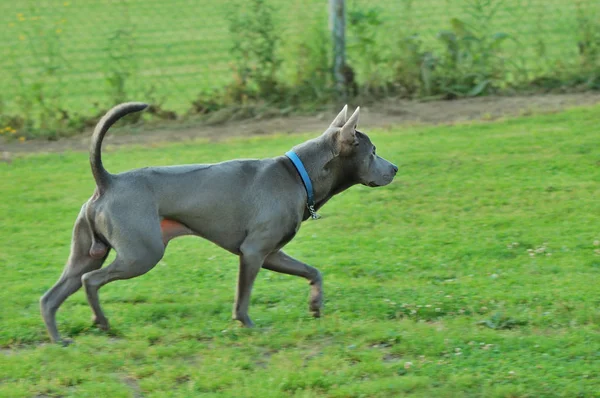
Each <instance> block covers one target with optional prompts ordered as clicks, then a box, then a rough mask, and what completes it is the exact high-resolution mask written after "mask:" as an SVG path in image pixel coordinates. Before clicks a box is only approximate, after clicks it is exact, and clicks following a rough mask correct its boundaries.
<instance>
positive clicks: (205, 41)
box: [0, 0, 600, 117]
mask: <svg viewBox="0 0 600 398" xmlns="http://www.w3.org/2000/svg"><path fill="white" fill-rule="evenodd" d="M269 3H271V4H272V5H274V7H275V14H274V19H275V22H276V28H277V32H278V37H279V38H280V40H281V42H280V45H281V47H280V49H279V51H278V54H279V56H280V57H281V58H282V60H283V64H282V66H281V70H280V74H282V75H283V76H284V77H283V80H285V79H286V77H287V78H292V77H293V75H294V74H295V73H297V70H296V69H297V67H298V65H302V62H300V60H299V58H301V57H302V56H301V55H299V53H298V51H299V50H298V48H297V47H298V44H299V43H303V42H305V41H307V40H312V39H314V37H313V36H310V31H311V29H312V27H313V25H314V24H315V23H319V21H320V23H322V24H323V26H325V25H326V23H327V2H326V1H324V0H294V1H291V2H284V1H282V0H270V1H269ZM467 4H471V5H473V4H480V5H481V12H480V14H481V15H484V14H485V13H488V12H489V11H490V10H491V9H492V8H494V7H496V5H499V7H498V9H497V12H496V13H495V14H494V16H493V17H491V18H489V19H482V18H483V17H481V15H480V16H475V17H473V16H472V15H471V16H469V15H468V12H467V11H468V10H471V11H473V7H470V8H469V7H467ZM486 4H488V5H487V6H486ZM490 4H491V6H490ZM577 4H579V5H581V7H582V9H583V10H584V15H586V16H588V17H589V18H590V19H591V20H594V18H595V17H594V15H600V5H598V4H597V2H595V1H593V0H581V1H579V2H564V1H560V0H553V1H542V0H527V1H525V0H503V1H500V0H498V1H492V2H489V1H486V0H461V1H450V0H429V1H412V0H402V1H394V0H378V1H369V2H366V1H352V0H349V1H347V8H348V12H349V13H350V12H353V11H357V10H362V11H366V10H368V9H371V8H373V9H376V10H377V11H376V13H377V15H378V19H379V20H380V21H381V25H377V24H376V25H373V26H371V28H372V29H373V30H374V31H375V38H376V39H375V43H374V44H370V45H368V46H367V48H363V47H357V46H356V40H355V39H356V37H354V36H353V35H354V34H355V30H353V29H352V27H351V26H350V25H349V27H348V57H349V60H350V64H351V65H353V67H355V69H356V70H357V79H358V80H359V81H364V80H365V79H367V78H368V76H366V74H367V73H372V71H371V72H368V71H367V70H366V69H365V68H367V66H366V65H367V64H368V62H371V61H374V59H373V58H374V57H375V56H377V57H378V58H379V59H380V60H381V59H382V58H383V59H387V58H391V59H393V58H394V57H397V55H398V52H399V51H401V50H400V49H399V48H398V47H397V45H398V41H399V40H400V39H401V38H402V37H404V36H407V35H411V34H414V33H418V34H419V35H420V36H421V37H422V38H423V40H424V42H425V43H426V45H425V47H426V48H425V49H430V47H431V46H434V47H435V43H437V46H440V45H441V44H440V43H439V41H438V40H437V39H436V34H437V33H438V32H439V31H440V30H442V29H449V28H450V19H451V18H452V17H458V18H463V19H465V20H466V21H471V22H478V23H481V24H483V25H484V26H486V27H488V28H489V30H490V32H491V33H496V32H506V33H509V34H510V35H511V40H507V41H506V42H505V43H504V47H505V53H504V56H505V58H506V64H507V65H509V68H510V69H511V71H512V73H513V75H516V74H517V73H521V72H523V71H527V72H533V75H534V76H535V75H536V73H538V72H542V71H544V72H547V71H548V70H551V71H553V72H560V71H569V70H570V68H571V67H572V66H573V64H577V63H578V62H579V55H578V47H577V43H578V41H579V40H581V37H580V36H581V29H582V22H581V21H578V19H577ZM235 7H236V5H235V3H233V2H214V1H207V0H196V1H188V0H171V1H168V2H164V1H157V0H127V1H112V0H103V1H92V0H82V1H77V2H72V1H64V0H43V1H39V0H22V1H19V2H3V3H2V4H0V26H2V28H1V29H0V55H1V56H0V70H1V71H2V73H1V74H0V86H1V87H2V92H1V93H0V99H1V100H2V101H4V106H5V109H7V110H10V111H15V112H19V113H20V114H27V111H28V110H27V109H25V108H27V105H26V103H27V102H28V101H29V102H32V101H33V102H34V103H35V102H36V101H39V99H40V98H43V99H44V101H46V103H49V104H52V106H54V107H61V108H63V109H66V110H68V111H69V112H70V113H72V112H79V113H82V114H85V115H86V116H87V115H93V114H94V112H95V109H96V108H95V105H94V104H95V103H97V104H98V105H99V107H103V106H104V107H106V106H112V105H113V104H114V103H116V102H119V101H116V100H115V99H114V98H113V96H115V95H117V94H115V92H119V90H120V89H122V90H124V91H125V93H126V97H127V99H135V98H141V97H143V98H148V97H150V96H153V98H154V99H155V100H156V101H155V102H157V101H164V105H165V106H166V107H167V108H170V109H174V110H177V111H180V112H183V111H186V110H188V109H189V107H190V104H191V102H192V100H194V99H195V98H197V96H198V94H199V93H200V92H207V91H208V92H210V91H211V90H219V89H222V88H223V86H224V85H225V84H227V83H229V82H231V81H233V71H232V65H231V64H232V62H233V58H232V55H231V46H232V39H231V35H230V33H229V31H228V26H229V22H228V19H227V17H228V15H231V14H232V13H233V12H234V9H235ZM371 28H370V29H371ZM592 28H593V27H592ZM367 50H368V51H367ZM479 55H483V54H479ZM479 55H478V56H479ZM366 58H368V59H366ZM304 62H305V61H304ZM365 62H366V63H365ZM377 68H380V69H382V70H383V72H382V73H385V72H386V71H388V70H391V69H393V67H391V66H390V65H387V66H384V65H383V64H380V65H378V66H377ZM121 86H122V87H121ZM0 110H1V108H0ZM28 117H31V116H30V115H29V116H28Z"/></svg>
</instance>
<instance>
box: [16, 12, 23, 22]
mask: <svg viewBox="0 0 600 398" xmlns="http://www.w3.org/2000/svg"><path fill="white" fill-rule="evenodd" d="M17 19H18V20H19V21H21V22H23V21H24V20H25V17H23V14H21V13H18V14H17Z"/></svg>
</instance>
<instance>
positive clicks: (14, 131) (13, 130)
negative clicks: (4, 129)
mask: <svg viewBox="0 0 600 398" xmlns="http://www.w3.org/2000/svg"><path fill="white" fill-rule="evenodd" d="M9 131H10V133H11V134H16V133H17V130H15V129H10V130H9Z"/></svg>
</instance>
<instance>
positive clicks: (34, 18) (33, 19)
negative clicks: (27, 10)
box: [31, 17, 40, 21]
mask: <svg viewBox="0 0 600 398" xmlns="http://www.w3.org/2000/svg"><path fill="white" fill-rule="evenodd" d="M38 19H40V17H31V20H32V21H37V20H38Z"/></svg>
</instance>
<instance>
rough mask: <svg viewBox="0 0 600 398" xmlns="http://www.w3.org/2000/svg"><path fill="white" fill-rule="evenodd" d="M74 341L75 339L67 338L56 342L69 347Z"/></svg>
mask: <svg viewBox="0 0 600 398" xmlns="http://www.w3.org/2000/svg"><path fill="white" fill-rule="evenodd" d="M73 343H74V341H73V339H67V338H64V339H60V340H58V341H57V342H56V344H58V345H61V346H63V347H68V346H70V345H71V344H73Z"/></svg>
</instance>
